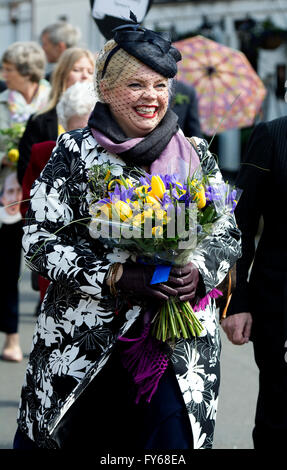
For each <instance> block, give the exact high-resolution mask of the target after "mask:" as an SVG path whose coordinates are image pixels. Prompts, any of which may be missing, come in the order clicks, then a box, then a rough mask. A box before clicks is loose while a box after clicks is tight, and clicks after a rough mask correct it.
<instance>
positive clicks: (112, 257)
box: [107, 248, 130, 263]
mask: <svg viewBox="0 0 287 470" xmlns="http://www.w3.org/2000/svg"><path fill="white" fill-rule="evenodd" d="M129 257H130V253H128V252H126V251H122V250H120V249H119V248H114V249H113V252H112V253H108V254H107V259H108V260H109V261H110V262H111V263H125V262H126V260H127V259H128V258H129Z"/></svg>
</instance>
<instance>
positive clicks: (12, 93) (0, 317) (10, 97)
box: [0, 41, 50, 362]
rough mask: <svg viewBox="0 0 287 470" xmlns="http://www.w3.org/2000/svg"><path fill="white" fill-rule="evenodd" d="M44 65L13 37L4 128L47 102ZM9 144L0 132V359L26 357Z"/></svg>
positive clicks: (0, 121) (32, 47)
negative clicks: (0, 270) (0, 269)
mask: <svg viewBox="0 0 287 470" xmlns="http://www.w3.org/2000/svg"><path fill="white" fill-rule="evenodd" d="M45 65H46V59H45V54H44V52H43V50H42V48H41V47H40V46H39V45H38V44H37V43H36V42H30V41H27V42H15V43H13V44H11V45H10V46H9V47H8V48H7V50H6V51H5V52H4V54H3V56H2V73H3V78H4V80H5V82H6V86H7V89H6V90H5V91H3V92H2V93H0V129H8V128H11V127H12V126H13V125H15V123H21V124H23V126H25V124H26V122H27V119H28V118H29V116H30V115H31V114H33V113H35V112H37V111H39V110H40V109H42V108H43V107H44V106H46V105H47V102H48V98H49V93H50V84H49V83H48V82H47V81H46V80H44V79H43V77H44V73H45ZM6 145H7V142H6V140H5V136H3V135H0V161H1V170H0V191H1V196H0V203H1V212H0V227H1V228H0V259H1V264H2V266H5V272H4V276H2V281H1V284H0V297H1V309H0V312H1V313H0V331H2V332H4V333H5V334H6V340H5V343H4V347H3V351H2V359H4V360H9V361H14V362H20V361H21V360H22V357H23V355H22V351H21V348H20V343H19V335H18V315H19V312H18V307H19V306H18V279H19V271H20V259H21V239H22V222H21V214H20V211H19V207H20V205H19V200H21V187H20V186H19V183H18V181H17V178H16V169H15V164H14V163H12V162H11V161H10V160H9V158H8V154H7V147H6ZM11 203H12V204H13V205H11ZM7 205H8V206H9V207H6V206H7Z"/></svg>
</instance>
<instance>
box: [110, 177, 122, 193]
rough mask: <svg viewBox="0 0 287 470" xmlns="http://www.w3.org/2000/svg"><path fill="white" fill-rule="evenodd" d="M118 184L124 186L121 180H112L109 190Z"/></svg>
mask: <svg viewBox="0 0 287 470" xmlns="http://www.w3.org/2000/svg"><path fill="white" fill-rule="evenodd" d="M117 183H119V184H121V185H122V184H123V182H122V181H121V180H120V179H118V178H115V179H114V180H112V181H110V182H109V184H108V190H110V189H111V187H112V186H113V185H116V184H117Z"/></svg>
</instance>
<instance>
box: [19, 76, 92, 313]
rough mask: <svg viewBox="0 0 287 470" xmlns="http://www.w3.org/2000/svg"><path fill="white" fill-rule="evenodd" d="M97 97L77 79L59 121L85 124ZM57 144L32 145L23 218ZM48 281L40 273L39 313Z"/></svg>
mask: <svg viewBox="0 0 287 470" xmlns="http://www.w3.org/2000/svg"><path fill="white" fill-rule="evenodd" d="M96 101H97V98H96V93H95V89H94V84H93V83H92V82H89V81H84V82H76V83H75V84H74V85H72V86H70V87H69V88H68V89H67V90H66V91H65V92H64V93H63V94H62V96H61V98H60V100H59V103H58V104H57V115H58V120H59V124H60V125H61V126H62V127H63V128H64V129H66V131H72V130H74V129H78V128H83V127H85V126H86V125H87V123H88V119H89V116H90V114H91V112H92V110H93V108H94V106H95V103H96ZM55 145H56V141H53V140H48V141H46V142H40V143H37V144H33V146H32V151H31V158H30V161H29V165H28V167H27V170H26V172H25V176H24V179H23V182H22V189H23V196H22V197H23V202H22V204H21V213H22V216H23V218H25V214H26V211H27V209H28V207H29V199H30V190H31V187H32V185H33V183H34V181H35V180H36V179H37V178H38V177H39V175H40V173H41V171H42V170H43V168H44V166H45V165H46V163H47V162H48V160H49V158H50V155H51V153H52V150H53V148H54V147H55ZM49 282H50V281H49V280H47V279H45V278H43V277H42V276H39V275H37V280H36V283H37V284H36V288H37V287H38V290H39V291H40V303H39V305H38V313H39V310H40V306H41V303H42V301H43V298H44V295H45V293H46V289H47V287H48V285H49Z"/></svg>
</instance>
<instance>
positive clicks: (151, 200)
mask: <svg viewBox="0 0 287 470" xmlns="http://www.w3.org/2000/svg"><path fill="white" fill-rule="evenodd" d="M145 200H146V202H147V204H151V205H152V206H153V207H158V208H160V207H161V205H160V202H159V201H158V200H157V199H155V198H154V197H153V196H147V197H146V198H145Z"/></svg>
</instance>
